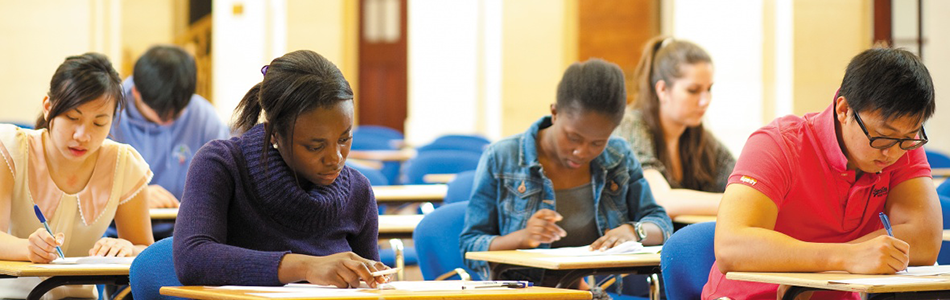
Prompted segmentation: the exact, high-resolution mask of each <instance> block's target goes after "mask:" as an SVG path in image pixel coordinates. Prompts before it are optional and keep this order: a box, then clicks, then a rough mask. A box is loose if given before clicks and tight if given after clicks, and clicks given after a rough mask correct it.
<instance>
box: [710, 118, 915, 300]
mask: <svg viewBox="0 0 950 300" xmlns="http://www.w3.org/2000/svg"><path fill="white" fill-rule="evenodd" d="M835 122H836V121H835V115H834V106H833V105H831V106H828V108H827V109H825V110H824V111H822V112H820V113H810V114H806V115H805V116H804V117H798V116H785V117H781V118H778V119H776V120H775V121H772V123H770V124H769V125H766V126H765V127H762V128H761V129H759V130H758V131H756V132H754V133H752V135H751V136H749V140H748V141H747V142H746V144H745V147H744V148H743V149H742V155H740V156H739V160H738V161H737V162H736V167H735V169H734V170H733V172H732V175H731V176H730V177H729V184H744V185H746V186H749V187H752V188H754V189H756V190H758V191H759V192H762V193H763V194H765V195H766V196H768V197H769V199H772V201H774V202H775V205H776V206H777V207H778V217H777V219H776V221H775V231H778V232H781V233H784V234H786V235H788V236H791V237H793V238H795V239H798V240H801V241H807V242H819V243H844V242H847V241H851V240H854V239H857V238H859V237H861V236H864V235H866V234H868V233H870V232H873V231H875V230H878V229H881V228H882V227H883V226H882V225H881V220H880V219H879V218H878V213H879V212H881V211H883V210H884V202H885V200H886V199H887V193H888V191H889V190H890V189H891V188H892V187H894V186H897V185H898V184H900V183H901V182H903V181H905V180H908V179H911V178H916V177H930V165H929V164H928V163H927V159H926V156H925V154H924V149H923V148H917V149H915V150H912V151H908V152H907V153H906V154H904V156H902V157H901V158H900V159H898V160H897V162H895V163H894V164H893V165H890V166H888V167H886V168H884V170H882V171H881V173H879V174H873V173H866V174H864V175H863V176H861V178H859V179H858V180H855V171H852V170H848V168H847V163H848V159H847V158H846V157H845V155H844V153H842V152H841V148H840V147H838V139H837V136H836V134H835ZM777 288H778V286H777V285H774V284H761V283H752V282H747V281H734V280H728V279H726V276H725V275H724V274H722V273H720V272H719V267H718V266H717V265H715V264H714V265H713V267H712V269H711V270H710V271H709V281H708V282H707V283H706V286H705V287H703V299H716V298H718V297H723V296H725V297H730V298H732V299H734V300H740V299H775V291H776V289H777ZM858 298H859V297H858V295H857V294H856V293H844V292H822V293H815V296H814V297H812V299H816V300H817V299H858Z"/></svg>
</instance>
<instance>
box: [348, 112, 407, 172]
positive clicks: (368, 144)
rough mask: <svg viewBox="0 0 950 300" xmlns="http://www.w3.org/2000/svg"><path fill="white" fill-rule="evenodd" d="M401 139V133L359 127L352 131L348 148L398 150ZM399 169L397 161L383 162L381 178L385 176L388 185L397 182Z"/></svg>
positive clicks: (380, 127) (376, 127) (372, 127)
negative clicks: (351, 141) (351, 138)
mask: <svg viewBox="0 0 950 300" xmlns="http://www.w3.org/2000/svg"><path fill="white" fill-rule="evenodd" d="M403 139H404V137H403V134H402V133H400V132H399V131H396V130H395V129H392V128H389V127H385V126H376V125H360V126H356V129H354V130H353V143H352V144H351V146H350V148H351V149H353V150H398V149H399V147H398V146H399V145H398V144H399V143H401V142H402V140H403ZM397 142H398V143H397ZM399 167H400V163H399V162H398V161H388V162H383V168H382V169H380V172H382V173H383V176H386V180H387V181H388V182H389V184H396V183H397V182H398V180H399Z"/></svg>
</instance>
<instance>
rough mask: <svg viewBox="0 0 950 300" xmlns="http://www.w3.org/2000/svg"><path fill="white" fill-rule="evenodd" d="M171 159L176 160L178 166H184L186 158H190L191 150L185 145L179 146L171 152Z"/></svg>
mask: <svg viewBox="0 0 950 300" xmlns="http://www.w3.org/2000/svg"><path fill="white" fill-rule="evenodd" d="M172 157H174V158H175V159H177V160H178V165H184V164H185V162H186V161H188V158H189V157H191V148H189V147H188V145H185V144H179V145H178V146H176V147H175V150H174V151H172Z"/></svg>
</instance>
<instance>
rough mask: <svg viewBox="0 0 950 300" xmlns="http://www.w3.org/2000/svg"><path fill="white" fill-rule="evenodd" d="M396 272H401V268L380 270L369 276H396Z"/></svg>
mask: <svg viewBox="0 0 950 300" xmlns="http://www.w3.org/2000/svg"><path fill="white" fill-rule="evenodd" d="M396 272H399V268H392V269H385V270H380V271H376V272H373V273H369V275H373V277H379V276H383V275H389V274H395V273H396Z"/></svg>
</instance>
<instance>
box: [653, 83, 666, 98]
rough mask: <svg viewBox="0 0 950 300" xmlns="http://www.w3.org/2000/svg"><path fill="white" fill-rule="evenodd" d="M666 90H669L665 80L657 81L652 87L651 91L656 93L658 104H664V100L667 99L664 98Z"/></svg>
mask: <svg viewBox="0 0 950 300" xmlns="http://www.w3.org/2000/svg"><path fill="white" fill-rule="evenodd" d="M667 88H669V87H668V86H666V81H665V80H659V81H657V82H656V84H655V85H653V90H654V91H655V92H656V97H657V98H659V100H660V102H665V101H666V99H667V97H666V92H667Z"/></svg>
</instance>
